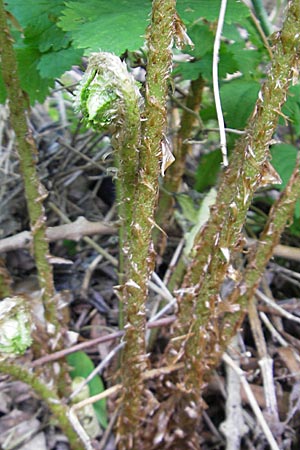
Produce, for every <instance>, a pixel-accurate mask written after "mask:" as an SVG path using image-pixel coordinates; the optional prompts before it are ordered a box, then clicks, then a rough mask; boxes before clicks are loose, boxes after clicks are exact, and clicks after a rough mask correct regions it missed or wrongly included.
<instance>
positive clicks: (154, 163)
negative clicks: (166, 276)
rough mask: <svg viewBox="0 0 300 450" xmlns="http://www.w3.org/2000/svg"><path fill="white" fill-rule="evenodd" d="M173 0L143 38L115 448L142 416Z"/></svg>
mask: <svg viewBox="0 0 300 450" xmlns="http://www.w3.org/2000/svg"><path fill="white" fill-rule="evenodd" d="M175 6H176V1H175V0H154V1H153V3H152V18H151V23H150V29H149V31H148V36H147V46H148V62H147V77H146V91H145V92H146V98H145V112H144V121H143V128H142V136H143V140H142V143H141V147H140V155H139V179H138V186H137V190H136V197H135V211H134V215H133V223H132V234H131V236H130V237H131V240H130V242H129V243H128V258H127V264H128V272H127V274H128V278H127V281H126V283H125V285H124V287H123V292H122V297H123V302H124V310H125V324H126V325H125V336H124V340H125V342H126V345H125V348H124V352H123V365H122V373H121V375H122V383H123V396H122V408H121V412H120V417H119V420H118V440H119V448H120V449H129V448H137V444H136V435H137V433H138V431H139V423H140V420H141V419H142V417H143V411H142V407H143V395H142V394H143V392H142V391H143V382H142V374H143V371H144V370H145V368H146V365H147V358H146V355H145V352H146V349H145V329H146V323H145V322H146V314H145V301H146V298H147V292H148V288H147V281H148V278H149V276H150V274H151V271H152V269H153V266H154V251H153V248H152V242H151V241H152V229H153V226H154V210H155V206H156V203H157V196H158V177H159V173H160V161H161V158H162V145H163V139H164V134H165V132H166V121H167V109H166V101H167V92H168V79H169V76H170V72H171V66H172V52H171V48H172V43H173V37H174V19H175V13H176V10H175Z"/></svg>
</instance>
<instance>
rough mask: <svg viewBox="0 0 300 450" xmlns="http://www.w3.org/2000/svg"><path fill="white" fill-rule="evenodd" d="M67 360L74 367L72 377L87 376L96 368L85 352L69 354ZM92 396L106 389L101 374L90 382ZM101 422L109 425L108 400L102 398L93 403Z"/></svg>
mask: <svg viewBox="0 0 300 450" xmlns="http://www.w3.org/2000/svg"><path fill="white" fill-rule="evenodd" d="M67 362H68V364H69V365H70V366H72V367H73V369H72V370H71V371H70V375H71V378H72V379H74V378H75V377H83V378H87V377H88V376H89V374H90V373H91V372H92V371H93V370H94V368H95V366H94V364H93V362H92V360H91V359H90V358H89V357H88V356H87V354H86V353H84V352H75V353H71V354H70V355H68V356H67ZM88 385H89V389H90V394H91V396H93V395H96V394H99V393H100V392H103V391H104V390H105V388H104V384H103V381H102V380H101V377H100V376H99V375H96V376H95V377H94V378H93V379H92V380H91V381H90V382H89V383H88ZM93 406H94V409H95V411H96V414H97V418H98V420H99V423H100V424H101V426H102V427H103V428H106V427H107V412H106V400H105V399H103V400H100V401H98V402H96V403H93Z"/></svg>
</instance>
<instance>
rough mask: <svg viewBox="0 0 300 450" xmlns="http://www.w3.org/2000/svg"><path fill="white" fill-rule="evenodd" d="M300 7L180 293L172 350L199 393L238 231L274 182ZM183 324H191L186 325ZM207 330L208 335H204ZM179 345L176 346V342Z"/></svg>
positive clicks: (279, 43)
mask: <svg viewBox="0 0 300 450" xmlns="http://www.w3.org/2000/svg"><path fill="white" fill-rule="evenodd" d="M299 29H300V4H299V1H298V0H296V1H291V2H289V6H288V11H287V17H286V20H285V22H284V25H283V29H282V31H281V32H278V33H276V35H275V36H274V40H273V45H274V58H273V61H272V67H271V69H270V72H269V74H268V76H267V80H266V82H265V83H264V85H263V87H262V89H261V91H260V93H259V98H258V100H257V103H256V106H255V110H254V112H253V115H252V117H251V119H250V121H249V124H248V129H247V130H246V135H245V136H244V137H243V138H242V139H241V140H240V141H239V142H238V144H237V145H236V147H235V149H234V151H233V155H232V158H231V161H230V165H229V167H228V168H227V169H226V170H225V171H224V173H223V176H222V179H221V183H220V186H219V190H218V196H217V201H216V204H215V206H214V207H212V208H211V217H210V219H209V221H208V223H207V225H206V227H205V228H204V229H203V230H202V231H201V233H200V235H198V236H197V238H196V241H195V252H194V258H193V262H192V263H191V265H190V266H189V268H188V272H187V274H186V276H185V279H184V282H183V286H182V289H181V291H180V293H179V295H178V302H179V305H180V309H179V319H178V328H177V333H176V334H177V336H182V335H185V337H184V336H183V337H182V339H181V341H179V340H177V341H176V344H175V343H174V344H173V345H171V347H170V352H171V354H173V355H174V354H175V355H176V356H175V358H176V359H180V357H181V355H184V358H185V367H186V370H185V376H184V385H185V387H186V388H191V389H192V390H193V389H195V391H198V390H199V386H201V383H202V380H203V376H204V374H205V373H206V372H207V369H208V368H207V367H206V366H205V364H204V363H203V355H204V354H205V351H206V350H207V349H208V348H210V351H211V352H213V351H216V353H218V351H217V349H214V348H213V347H210V345H209V342H210V339H211V338H212V340H213V342H214V340H215V339H216V341H218V336H215V337H213V336H214V335H216V334H218V332H219V331H218V317H219V314H220V313H221V310H222V308H223V313H224V305H223V304H222V301H221V298H220V295H219V292H220V288H221V285H222V283H223V281H224V279H225V277H226V276H229V277H230V271H231V269H232V262H233V261H234V256H235V255H236V253H237V252H238V251H239V250H240V247H241V241H242V238H241V230H242V227H243V224H244V223H245V220H246V215H247V211H248V208H249V206H250V203H251V200H252V198H253V195H254V192H255V191H256V190H257V189H258V188H259V187H261V186H264V185H266V184H269V183H272V182H276V181H277V182H278V176H277V174H276V172H275V171H274V169H273V168H272V166H271V165H270V163H269V158H270V154H269V145H270V143H271V142H272V136H273V133H274V131H275V129H276V126H277V122H278V116H279V114H280V111H281V107H282V105H283V103H284V101H285V99H286V95H287V90H288V87H289V85H290V83H291V80H293V81H295V78H296V76H297V73H298V60H299V56H300V44H299V42H300V41H299ZM186 324H190V325H189V326H188V327H187V325H186ZM208 330H209V331H208ZM179 342H180V344H178V343H179Z"/></svg>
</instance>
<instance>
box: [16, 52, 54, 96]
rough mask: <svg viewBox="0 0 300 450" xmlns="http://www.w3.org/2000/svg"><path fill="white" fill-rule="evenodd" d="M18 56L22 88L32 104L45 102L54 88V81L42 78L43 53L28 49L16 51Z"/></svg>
mask: <svg viewBox="0 0 300 450" xmlns="http://www.w3.org/2000/svg"><path fill="white" fill-rule="evenodd" d="M16 54H17V60H18V69H19V76H20V82H21V86H22V88H23V89H24V91H26V92H27V94H28V95H29V97H30V100H31V103H32V104H33V103H34V101H35V100H37V101H39V102H43V101H44V100H45V98H46V96H47V95H48V93H49V87H53V85H54V80H51V79H50V78H42V77H41V75H40V73H39V71H38V68H37V65H38V63H39V61H40V58H41V53H40V52H39V50H38V49H36V48H31V47H26V48H20V49H16Z"/></svg>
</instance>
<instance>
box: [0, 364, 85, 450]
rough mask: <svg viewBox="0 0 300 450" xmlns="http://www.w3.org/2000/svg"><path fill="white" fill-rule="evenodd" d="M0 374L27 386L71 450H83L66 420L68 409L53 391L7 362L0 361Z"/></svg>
mask: <svg viewBox="0 0 300 450" xmlns="http://www.w3.org/2000/svg"><path fill="white" fill-rule="evenodd" d="M0 372H2V373H6V374H8V375H10V376H11V377H13V378H15V379H16V380H20V381H22V382H23V383H26V384H28V385H29V386H30V387H31V388H32V389H33V390H34V391H35V392H36V393H37V394H38V395H39V397H40V398H41V399H42V400H43V401H44V402H45V403H46V404H47V406H48V407H49V409H50V410H51V411H52V413H53V415H54V416H55V417H56V419H57V421H58V424H59V427H60V428H61V430H62V431H63V433H64V434H65V435H66V436H67V438H68V439H69V443H70V446H71V448H72V450H84V447H83V445H82V443H80V441H79V438H78V436H77V434H76V433H75V431H74V430H73V428H72V425H71V424H70V422H69V420H68V407H67V406H65V405H64V404H63V403H62V402H61V400H60V399H59V398H58V397H57V396H56V394H55V393H54V392H53V390H50V389H49V388H48V387H47V385H46V384H44V383H43V382H42V381H41V380H40V379H39V378H38V377H37V375H35V374H33V373H31V372H29V371H28V370H27V369H25V368H24V367H21V366H19V365H18V364H15V363H13V362H8V361H0Z"/></svg>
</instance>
